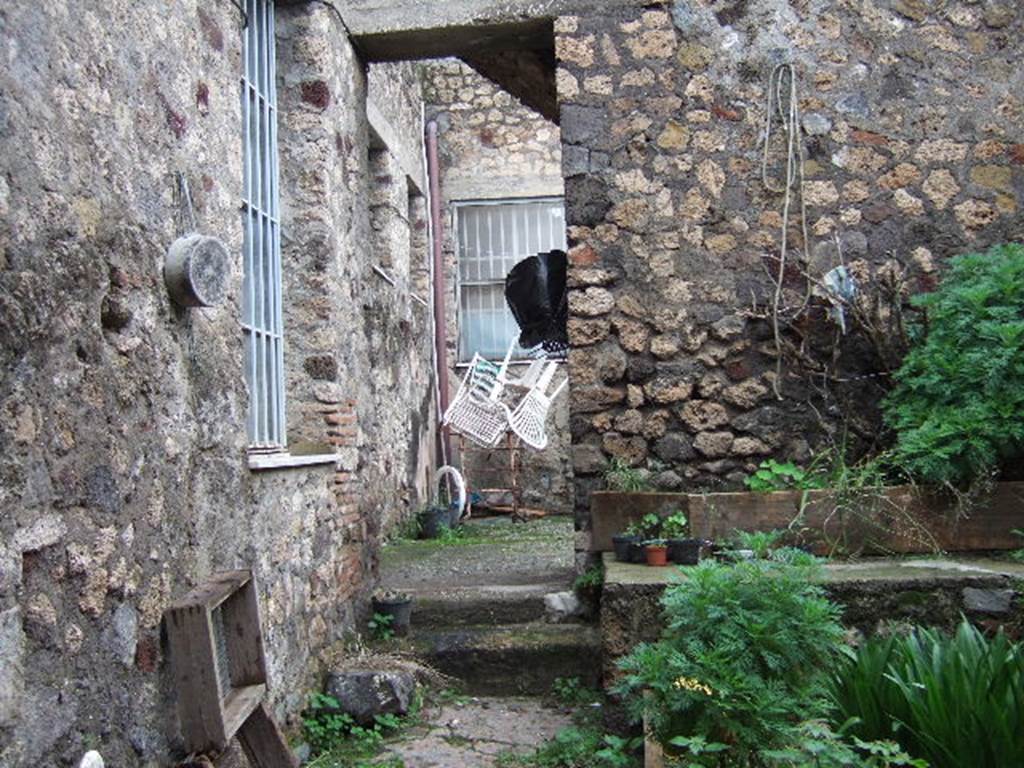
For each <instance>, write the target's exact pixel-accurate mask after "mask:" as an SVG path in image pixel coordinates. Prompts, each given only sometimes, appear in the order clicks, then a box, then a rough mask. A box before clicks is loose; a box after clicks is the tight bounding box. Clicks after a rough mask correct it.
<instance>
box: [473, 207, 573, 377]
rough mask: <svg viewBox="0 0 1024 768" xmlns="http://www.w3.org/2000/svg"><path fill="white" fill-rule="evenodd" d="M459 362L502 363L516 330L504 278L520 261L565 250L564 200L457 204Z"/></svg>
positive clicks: (517, 328) (517, 329)
mask: <svg viewBox="0 0 1024 768" xmlns="http://www.w3.org/2000/svg"><path fill="white" fill-rule="evenodd" d="M454 209H455V226H454V227H453V231H455V232H456V233H457V239H458V242H457V244H456V246H457V249H456V252H457V254H458V278H459V279H458V284H457V286H456V291H457V306H458V307H459V328H460V332H459V360H460V361H461V362H465V361H467V360H469V359H470V358H472V356H473V354H474V353H475V352H479V353H480V354H481V355H482V356H483V357H486V358H488V359H500V358H502V357H503V356H504V355H505V352H506V350H507V349H508V346H509V344H510V343H511V342H512V340H513V339H514V338H515V337H516V336H517V335H518V333H519V327H518V326H517V325H516V321H515V318H514V317H513V316H512V313H511V312H510V311H509V309H508V305H507V304H506V303H505V290H504V288H505V275H506V274H507V273H508V271H509V270H510V269H511V268H512V267H513V266H515V265H516V264H517V263H518V262H520V261H521V260H522V259H524V258H526V257H528V256H532V255H534V254H536V253H538V252H541V251H549V250H552V249H554V248H560V249H562V250H565V248H566V237H565V212H564V202H563V200H562V198H540V199H537V198H534V199H527V200H497V201H490V200H488V201H470V202H462V203H456V204H455V206H454Z"/></svg>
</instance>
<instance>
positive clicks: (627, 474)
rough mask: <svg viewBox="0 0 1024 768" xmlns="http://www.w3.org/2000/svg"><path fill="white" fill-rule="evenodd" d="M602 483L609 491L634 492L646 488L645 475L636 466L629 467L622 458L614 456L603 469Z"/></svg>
mask: <svg viewBox="0 0 1024 768" xmlns="http://www.w3.org/2000/svg"><path fill="white" fill-rule="evenodd" d="M604 483H605V486H606V487H607V488H608V490H610V491H625V492H628V493H635V492H636V491H644V490H647V488H648V485H647V477H646V476H645V475H644V473H643V472H641V471H640V470H639V469H637V468H636V467H631V466H629V464H627V463H626V462H624V461H623V460H622V459H619V458H614V459H612V460H611V462H610V463H609V464H608V468H607V469H606V470H605V471H604Z"/></svg>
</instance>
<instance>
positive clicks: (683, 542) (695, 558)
mask: <svg viewBox="0 0 1024 768" xmlns="http://www.w3.org/2000/svg"><path fill="white" fill-rule="evenodd" d="M688 532H689V521H688V520H687V519H686V515H684V514H683V512H682V510H678V509H677V510H676V511H675V512H673V513H672V514H671V515H669V516H668V517H666V518H665V520H664V522H662V524H661V535H662V536H664V537H665V539H667V540H668V559H669V560H671V561H672V562H673V563H675V564H676V565H696V564H697V563H699V562H700V549H701V546H702V545H703V543H704V542H702V541H701V540H700V539H691V538H688V537H687V535H686V534H687V533H688Z"/></svg>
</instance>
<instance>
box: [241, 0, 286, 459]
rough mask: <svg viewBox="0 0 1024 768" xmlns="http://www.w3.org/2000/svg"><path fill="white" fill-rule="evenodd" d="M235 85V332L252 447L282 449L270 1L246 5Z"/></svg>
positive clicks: (281, 349) (281, 347)
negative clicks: (240, 344) (239, 264)
mask: <svg viewBox="0 0 1024 768" xmlns="http://www.w3.org/2000/svg"><path fill="white" fill-rule="evenodd" d="M245 11H246V14H247V16H248V19H249V25H248V26H247V27H246V29H245V34H244V40H243V43H244V46H243V48H244V54H243V60H244V62H245V66H244V72H243V75H242V80H241V91H242V93H241V98H242V115H243V129H242V145H243V152H244V159H245V162H244V178H243V184H244V186H243V193H242V214H243V219H244V240H243V249H244V255H243V264H244V270H245V274H244V278H243V284H242V296H243V298H242V333H243V337H244V342H245V376H246V382H247V383H248V385H249V413H248V418H247V420H246V426H247V432H248V437H249V444H250V447H252V448H260V449H281V448H284V446H285V411H284V322H283V317H282V310H281V221H280V201H279V189H278V173H279V163H278V154H277V83H276V75H275V73H276V67H275V60H276V54H277V52H276V44H275V40H274V0H245Z"/></svg>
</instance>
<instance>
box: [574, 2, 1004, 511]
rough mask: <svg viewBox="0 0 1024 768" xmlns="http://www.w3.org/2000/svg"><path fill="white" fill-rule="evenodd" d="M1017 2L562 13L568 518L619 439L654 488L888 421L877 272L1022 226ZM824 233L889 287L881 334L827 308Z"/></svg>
mask: <svg viewBox="0 0 1024 768" xmlns="http://www.w3.org/2000/svg"><path fill="white" fill-rule="evenodd" d="M1022 24H1024V17H1022V15H1021V13H1020V11H1019V10H1018V9H1016V7H1015V4H1013V3H1010V2H1008V1H1004V0H990V1H987V2H954V1H952V0H951V1H950V2H942V3H924V2H916V1H914V2H911V1H910V0H893V1H891V2H883V1H882V0H863V1H862V0H840V1H839V2H820V1H818V0H803V1H802V2H792V3H788V4H786V3H778V2H774V1H773V0H738V1H735V2H728V1H726V0H714V1H712V0H695V1H693V2H681V1H680V2H674V3H671V2H664V3H648V4H645V5H644V6H643V7H640V6H639V4H635V5H634V4H624V5H621V6H619V5H616V6H611V5H609V6H607V7H605V8H604V9H603V10H601V11H595V12H594V13H590V14H588V15H586V16H584V15H580V16H578V17H576V16H564V17H562V18H560V19H559V20H558V21H557V23H556V27H555V29H556V49H557V55H558V73H557V77H558V90H559V100H560V103H561V127H562V141H563V166H564V170H565V176H566V182H565V184H566V197H567V207H568V212H567V217H568V225H569V234H570V239H571V243H570V246H571V252H570V259H571V264H572V266H571V275H570V281H571V283H572V285H573V287H574V290H573V292H572V293H571V295H570V313H571V318H570V339H571V342H572V344H573V348H572V350H571V352H570V371H571V376H572V382H573V387H572V391H571V409H572V417H571V420H572V424H571V426H572V439H573V462H574V469H575V475H576V509H577V515H578V523H579V525H580V527H581V528H584V529H585V528H586V527H587V509H588V501H587V497H588V493H589V491H590V490H592V489H594V488H597V487H600V486H601V484H602V481H601V478H600V475H601V472H602V470H603V468H604V467H605V466H606V465H607V462H608V460H609V459H611V458H613V457H615V458H619V459H621V460H623V461H624V462H626V463H628V464H630V465H633V466H636V467H640V468H644V469H646V470H648V471H649V475H650V476H651V478H652V481H653V483H654V485H655V486H656V487H659V488H664V489H673V490H676V489H683V490H693V489H702V488H734V487H737V486H738V485H740V483H741V482H742V479H743V477H744V476H745V474H746V473H748V472H750V471H751V470H752V469H753V468H754V467H755V466H756V465H757V463H758V462H760V461H761V460H762V459H764V458H766V457H768V456H775V457H777V458H780V459H783V458H791V459H795V460H797V461H807V460H808V458H809V456H810V455H811V453H812V451H814V450H816V449H818V448H820V447H821V446H822V445H824V444H828V443H829V442H831V441H832V440H837V441H838V440H840V439H841V438H842V436H843V435H844V434H845V435H847V436H849V439H850V440H851V441H853V443H854V447H853V448H852V449H851V453H855V452H856V450H857V449H861V448H863V447H865V446H868V445H869V444H870V443H871V442H872V441H875V440H877V437H878V435H879V432H880V430H879V422H878V414H877V409H876V407H875V405H876V404H877V402H878V401H879V399H880V398H881V396H882V394H883V393H884V391H885V388H886V386H887V381H888V379H887V377H886V375H885V374H886V372H887V371H889V370H891V368H892V365H893V364H895V360H898V355H896V354H894V352H898V351H899V350H893V349H891V348H887V345H888V344H889V342H891V341H892V340H893V339H894V338H897V334H895V333H893V332H891V331H890V330H888V328H887V326H886V322H888V320H891V318H892V315H891V313H890V312H889V307H891V306H892V304H891V302H890V303H888V304H887V303H886V300H884V295H885V292H886V290H889V289H890V288H891V287H892V286H896V290H895V291H894V293H895V294H896V296H897V301H896V304H898V303H899V301H901V300H903V299H905V298H906V296H907V295H908V294H909V293H911V292H916V291H920V290H925V289H928V288H929V287H931V286H933V285H934V284H935V281H936V277H937V273H938V271H939V270H941V266H942V263H943V261H944V260H945V259H947V258H948V257H950V256H952V255H955V254H957V253H960V252H964V251H968V250H976V249H981V248H984V247H986V246H988V245H990V244H992V243H996V242H1000V241H1005V240H1008V239H1019V238H1021V237H1022V236H1024V215H1022V213H1021V207H1020V206H1021V199H1022V197H1021V196H1022V195H1024V128H1022V125H1024V121H1022V115H1024V112H1022V102H1021V98H1020V94H1021V90H1022V87H1024V74H1022V72H1021V70H1020V68H1019V66H1017V63H1016V62H1017V61H1018V60H1019V58H1020V56H1021V45H1020V40H1021V32H1022ZM786 62H792V63H793V65H794V67H795V69H796V72H797V92H798V103H799V107H800V110H801V112H802V125H801V132H800V142H801V143H802V146H803V147H804V153H803V154H804V157H805V167H804V171H805V184H804V188H803V202H804V204H805V205H806V211H807V218H806V227H807V236H808V241H807V250H808V252H809V256H810V257H809V259H805V258H803V256H802V246H803V244H804V238H803V232H802V231H801V227H800V222H799V216H798V214H799V211H800V207H801V206H800V200H799V198H797V200H796V201H795V202H794V203H793V206H792V210H791V214H792V215H791V217H790V225H791V226H790V229H789V242H790V248H789V249H788V258H787V262H786V266H785V269H784V271H783V278H782V280H781V290H780V292H779V307H780V312H779V313H778V316H779V317H780V318H781V320H780V324H779V325H780V333H779V341H780V342H781V345H780V344H777V343H776V339H775V333H774V331H773V328H772V325H773V324H772V321H771V320H772V316H773V315H774V314H775V313H774V312H773V311H772V310H771V307H772V306H773V303H774V301H773V297H774V296H775V294H776V282H777V281H776V280H774V279H773V277H772V276H773V275H776V274H777V273H778V272H779V266H780V258H779V254H780V244H779V241H780V234H781V228H782V222H783V216H782V214H783V195H782V194H778V193H774V192H771V191H769V189H767V188H766V186H765V184H764V183H763V182H762V176H761V160H762V146H763V144H762V134H763V132H764V124H765V109H766V105H765V99H766V85H767V83H768V79H769V76H770V74H771V72H772V70H773V68H774V67H775V66H776V65H777V64H781V63H786ZM787 93H788V92H787ZM787 98H788V96H787ZM787 103H788V101H787ZM773 136H774V137H775V138H773V141H772V143H771V144H770V149H771V152H770V163H769V166H770V167H769V174H770V178H771V179H775V180H776V186H777V185H778V184H779V182H778V179H780V178H781V176H780V174H784V172H785V168H784V157H785V155H784V151H783V139H782V138H781V137H782V136H783V134H782V133H781V131H780V129H779V126H778V125H777V124H776V125H775V130H774V134H773ZM836 239H838V243H839V245H840V247H841V250H842V259H843V261H844V262H845V263H846V264H847V265H848V266H849V268H850V270H851V272H852V273H853V274H854V275H855V276H856V277H857V279H858V281H859V284H860V286H861V290H862V292H863V295H865V296H880V297H883V301H882V302H881V312H879V313H878V314H876V316H875V317H874V320H875V322H876V331H878V330H880V331H881V332H878V333H875V334H874V335H873V336H872V335H870V334H867V333H864V332H863V330H862V328H863V326H860V325H858V324H857V323H855V322H853V323H852V325H853V328H852V330H851V331H850V332H849V333H848V334H847V335H846V336H845V337H842V336H840V335H839V334H838V332H837V329H836V324H835V322H834V321H833V320H832V319H831V318H830V317H829V315H828V311H827V303H826V302H825V301H824V298H823V297H822V295H821V288H820V283H821V280H822V277H823V275H824V273H825V272H826V271H827V270H829V269H831V268H832V267H834V266H836V265H837V264H838V263H839V256H838V254H837V249H836ZM900 289H902V290H900ZM808 290H809V291H810V300H809V303H807V304H806V305H805V304H804V301H805V296H806V295H807V293H808ZM780 346H781V348H782V349H783V352H784V354H783V362H782V365H781V366H779V367H778V368H777V366H776V360H777V358H778V353H777V349H778V348H779V347H780ZM776 390H777V391H778V395H777V394H776Z"/></svg>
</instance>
